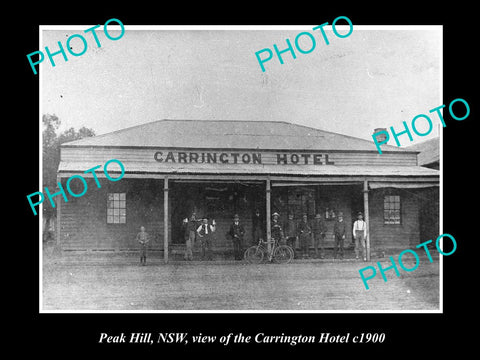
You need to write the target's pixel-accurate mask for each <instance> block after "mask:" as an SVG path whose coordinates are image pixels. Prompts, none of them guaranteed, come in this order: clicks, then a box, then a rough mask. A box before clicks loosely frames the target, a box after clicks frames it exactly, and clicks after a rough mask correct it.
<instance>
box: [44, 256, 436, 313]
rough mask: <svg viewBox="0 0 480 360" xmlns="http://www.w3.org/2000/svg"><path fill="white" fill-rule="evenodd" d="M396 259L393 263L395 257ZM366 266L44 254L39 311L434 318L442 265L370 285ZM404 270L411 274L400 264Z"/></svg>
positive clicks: (332, 262)
mask: <svg viewBox="0 0 480 360" xmlns="http://www.w3.org/2000/svg"><path fill="white" fill-rule="evenodd" d="M394 258H396V257H395V256H394ZM377 261H380V262H381V263H382V264H383V266H384V267H387V266H389V261H388V259H386V258H382V259H372V261H370V262H363V261H355V260H350V259H347V260H342V261H340V260H333V259H326V260H316V259H315V260H294V261H293V262H291V263H290V264H284V265H282V264H269V263H266V264H258V265H252V264H246V263H245V262H243V261H237V262H235V261H230V260H220V261H209V262H207V261H205V262H202V261H193V262H184V261H181V260H179V261H172V262H170V263H168V264H164V263H163V259H162V258H161V257H160V256H158V255H156V256H155V255H153V256H150V257H149V259H148V263H147V266H140V264H139V259H138V257H137V255H136V254H129V255H127V254H121V255H120V254H101V255H98V254H97V255H78V254H71V255H65V254H61V255H53V254H51V253H45V252H44V258H43V284H42V285H43V289H42V290H43V294H42V295H43V298H42V301H43V304H42V305H43V306H42V308H41V310H63V311H75V310H114V311H115V310H160V311H161V310H353V311H362V310H366V311H377V310H438V309H439V302H440V294H439V259H438V257H436V258H435V257H434V262H433V263H430V262H429V261H428V260H427V258H426V257H420V264H419V266H418V268H417V269H416V270H414V271H412V272H405V271H403V270H402V269H400V273H401V276H400V277H397V276H396V275H395V272H394V270H389V271H387V272H386V276H387V280H388V281H387V282H385V281H384V280H383V279H382V277H381V275H380V271H379V270H378V268H377V276H376V277H375V278H374V279H372V280H370V281H369V282H368V285H369V286H370V289H369V290H366V289H365V286H364V284H363V282H362V280H361V278H360V274H359V269H361V268H363V267H365V266H368V265H376V262H377ZM404 263H405V266H409V267H413V263H412V264H409V263H408V261H404Z"/></svg>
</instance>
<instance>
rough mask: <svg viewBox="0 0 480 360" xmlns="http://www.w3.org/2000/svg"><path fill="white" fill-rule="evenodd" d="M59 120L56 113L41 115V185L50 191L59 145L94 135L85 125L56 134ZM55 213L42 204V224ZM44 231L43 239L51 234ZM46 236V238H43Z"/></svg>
mask: <svg viewBox="0 0 480 360" xmlns="http://www.w3.org/2000/svg"><path fill="white" fill-rule="evenodd" d="M60 124H61V121H60V119H59V118H58V117H57V116H56V115H50V114H45V115H43V116H42V125H43V131H42V155H43V164H42V169H43V178H42V181H43V185H42V189H44V188H45V187H47V188H48V189H49V190H50V192H51V193H53V192H54V191H55V188H56V187H57V170H58V165H59V164H60V145H61V144H63V143H65V142H69V141H74V140H79V139H83V138H85V137H90V136H95V131H94V130H92V129H89V128H86V127H81V128H80V129H79V130H78V131H76V130H75V129H74V128H73V127H71V128H70V129H68V130H65V131H63V132H62V133H60V134H57V131H58V128H59V127H60ZM55 215H56V208H52V207H51V206H43V220H44V225H45V224H49V222H50V220H51V219H52V218H53V217H54V216H55ZM45 228H46V227H44V230H47V231H46V232H45V231H44V240H48V237H49V236H51V234H50V232H48V229H45ZM45 237H47V238H45Z"/></svg>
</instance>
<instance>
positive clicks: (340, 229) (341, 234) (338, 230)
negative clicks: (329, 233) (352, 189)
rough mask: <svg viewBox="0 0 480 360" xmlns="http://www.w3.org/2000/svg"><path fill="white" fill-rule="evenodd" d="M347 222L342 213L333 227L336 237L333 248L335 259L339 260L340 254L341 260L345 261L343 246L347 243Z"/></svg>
mask: <svg viewBox="0 0 480 360" xmlns="http://www.w3.org/2000/svg"><path fill="white" fill-rule="evenodd" d="M345 230H346V228H345V221H343V213H342V212H341V211H340V212H339V213H338V216H337V220H335V224H334V225H333V235H334V237H335V247H334V248H333V258H334V259H336V258H337V252H340V259H343V245H344V242H345Z"/></svg>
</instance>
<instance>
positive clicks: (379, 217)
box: [369, 188, 428, 250]
mask: <svg viewBox="0 0 480 360" xmlns="http://www.w3.org/2000/svg"><path fill="white" fill-rule="evenodd" d="M416 192H417V191H415V190H413V191H412V190H410V189H409V190H402V189H393V188H386V189H376V190H371V191H370V192H369V204H370V206H369V207H370V246H371V248H372V249H385V248H391V249H399V250H405V249H407V248H412V247H415V246H416V245H417V244H420V243H421V242H422V241H420V240H421V239H420V221H419V211H420V203H419V199H418V198H417V196H416ZM385 195H400V203H401V205H400V210H401V215H400V216H401V224H385V223H384V214H383V202H384V196H385ZM427 240H428V239H427Z"/></svg>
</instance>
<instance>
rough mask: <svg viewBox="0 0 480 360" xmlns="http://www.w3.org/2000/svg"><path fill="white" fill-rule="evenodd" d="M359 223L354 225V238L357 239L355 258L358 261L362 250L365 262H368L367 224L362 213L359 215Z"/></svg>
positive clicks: (356, 222)
mask: <svg viewBox="0 0 480 360" xmlns="http://www.w3.org/2000/svg"><path fill="white" fill-rule="evenodd" d="M357 219H358V220H357V221H355V222H354V223H353V236H354V237H355V258H356V259H358V255H359V253H360V250H361V251H362V256H363V261H367V254H366V249H365V238H366V237H367V223H366V222H365V221H364V220H363V214H362V213H361V212H359V213H358V215H357Z"/></svg>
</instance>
